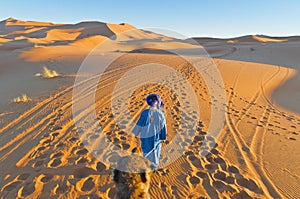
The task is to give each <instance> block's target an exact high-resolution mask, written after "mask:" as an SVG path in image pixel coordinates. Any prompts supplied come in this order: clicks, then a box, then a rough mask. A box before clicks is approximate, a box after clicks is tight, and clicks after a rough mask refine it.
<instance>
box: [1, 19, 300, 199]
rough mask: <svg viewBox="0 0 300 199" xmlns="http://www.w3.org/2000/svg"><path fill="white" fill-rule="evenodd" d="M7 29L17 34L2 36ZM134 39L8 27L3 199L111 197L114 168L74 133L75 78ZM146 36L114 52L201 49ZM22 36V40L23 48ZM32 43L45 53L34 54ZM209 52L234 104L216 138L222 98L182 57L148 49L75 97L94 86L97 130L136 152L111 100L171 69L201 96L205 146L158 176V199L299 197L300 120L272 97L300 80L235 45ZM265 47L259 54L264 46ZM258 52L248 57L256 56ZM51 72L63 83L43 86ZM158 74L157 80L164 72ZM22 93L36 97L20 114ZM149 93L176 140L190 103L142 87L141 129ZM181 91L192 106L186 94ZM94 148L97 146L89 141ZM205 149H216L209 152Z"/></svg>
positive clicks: (107, 31) (105, 30) (136, 106)
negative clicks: (150, 72) (128, 78)
mask: <svg viewBox="0 0 300 199" xmlns="http://www.w3.org/2000/svg"><path fill="white" fill-rule="evenodd" d="M4 26H5V27H8V28H5V30H4V28H2V27H4ZM133 28H134V27H133V26H131V25H129V24H124V25H122V24H121V25H112V24H104V23H99V22H83V23H79V24H75V25H64V24H59V25H57V24H52V23H44V22H42V23H40V22H24V21H20V20H16V19H8V20H6V21H3V22H1V24H0V35H1V37H0V43H1V44H2V45H1V46H0V56H1V60H5V61H4V62H2V63H1V64H0V74H1V78H0V81H1V82H0V83H1V87H0V88H1V96H0V102H1V106H0V111H1V112H0V171H1V172H0V198H112V196H113V195H114V193H115V191H116V190H115V185H114V183H113V181H112V179H111V169H110V168H108V167H107V166H105V165H104V164H103V163H101V162H100V161H99V160H98V159H96V158H95V157H93V156H92V155H91V153H90V152H89V151H88V150H87V149H86V147H85V146H84V144H83V142H82V140H80V138H79V135H78V129H77V128H76V127H75V125H74V118H73V114H72V103H73V102H72V91H73V86H74V85H73V82H74V78H75V77H76V75H81V74H76V71H77V69H78V68H79V66H80V64H81V62H82V60H83V59H84V57H85V55H86V54H87V53H88V52H89V50H91V49H92V48H93V47H95V46H96V45H98V44H99V42H101V41H103V40H105V39H107V37H111V36H113V35H116V36H118V34H119V33H121V32H124V31H126V30H130V29H133ZM29 29H32V30H31V31H29ZM137 32H138V34H135V35H129V34H124V35H123V36H122V38H119V39H121V40H122V41H126V42H125V43H124V42H123V43H122V44H120V45H118V46H113V47H112V48H111V49H108V50H112V51H114V50H115V49H116V48H117V49H119V50H120V51H124V52H126V51H130V50H131V49H134V48H136V47H141V48H148V49H150V48H152V47H153V46H154V47H155V46H158V45H159V44H160V42H168V45H169V46H170V49H174V48H182V49H186V48H189V49H193V48H201V47H199V46H195V45H194V44H190V43H186V42H185V41H182V42H181V41H178V40H174V41H173V39H172V38H170V37H165V36H162V35H159V34H155V33H151V32H146V31H143V30H138V31H137ZM21 36H23V37H24V38H23V39H20V40H18V39H17V40H16V39H15V38H17V37H19V38H20V37H21ZM280 40H284V39H280ZM18 42H20V43H18ZM35 42H36V43H37V44H43V45H45V46H35V44H36V43H35ZM209 42H213V43H210V44H208V43H207V45H208V46H211V48H212V49H213V53H211V54H212V55H216V56H215V57H216V58H214V62H215V64H216V65H217V67H218V69H219V70H220V73H221V76H222V78H223V81H224V84H225V91H226V96H227V98H226V108H227V110H226V117H225V118H226V120H225V125H224V128H223V130H222V132H221V135H220V137H218V138H214V137H212V136H211V135H210V133H209V132H208V125H209V122H210V118H211V117H210V114H211V105H212V104H213V103H215V99H214V98H211V97H210V93H209V90H208V87H207V85H206V83H205V81H204V79H203V77H202V76H201V75H200V74H199V73H197V72H196V71H195V70H194V69H191V67H189V64H187V63H186V61H184V60H183V59H182V58H180V57H178V56H175V55H170V54H160V53H159V51H158V52H156V51H155V52H154V51H151V50H148V51H147V53H145V51H143V50H142V51H140V52H139V53H129V54H124V56H122V57H121V58H120V59H118V60H117V61H116V62H114V63H113V64H112V65H111V66H110V67H109V70H107V71H106V72H105V73H104V75H103V76H102V81H101V82H99V83H98V84H97V85H90V84H86V82H89V81H91V82H92V81H93V79H94V78H97V75H95V76H92V77H91V78H90V79H87V80H86V82H79V83H77V85H75V86H79V85H81V86H83V87H84V86H86V87H84V90H85V92H83V93H81V97H82V98H84V96H87V95H89V94H90V92H92V91H91V90H92V87H97V93H96V96H95V103H96V106H95V109H96V113H97V120H96V121H94V123H95V124H97V123H98V124H100V125H101V126H102V128H103V129H104V132H103V133H104V134H106V135H107V136H108V138H109V139H110V140H111V141H112V142H113V143H115V144H116V145H118V146H120V147H121V148H122V149H125V150H131V149H132V148H133V147H134V146H135V142H134V139H133V138H132V137H130V136H127V134H126V133H124V132H123V131H122V130H121V129H120V128H119V127H118V126H117V125H116V123H115V121H114V119H113V117H112V116H111V115H112V110H111V107H110V106H111V92H112V90H113V89H114V86H115V85H116V83H117V81H118V80H119V78H120V77H121V76H122V75H123V74H124V73H126V72H127V71H128V70H130V69H132V68H134V67H135V66H137V65H140V64H145V63H159V64H166V65H168V66H170V67H172V68H173V69H176V70H177V71H179V72H180V73H181V75H182V76H184V77H185V78H186V79H187V80H188V82H189V83H190V84H191V85H192V87H193V89H194V90H195V91H197V93H196V94H197V100H198V102H199V104H200V107H199V111H200V113H201V115H200V118H199V121H197V123H198V128H197V132H196V136H195V137H194V138H193V140H192V144H191V145H190V146H189V147H188V148H187V150H186V151H185V152H184V154H183V155H182V156H181V157H180V158H179V159H177V160H176V161H175V162H174V163H172V164H171V165H169V166H167V167H165V168H162V169H160V170H159V171H158V172H157V173H155V174H154V175H153V177H152V181H151V188H150V194H151V196H152V198H299V196H300V195H299V193H300V190H299V187H300V186H299V185H300V168H299V165H300V162H299V159H300V154H299V152H298V151H299V150H298V149H299V144H300V142H299V141H300V138H299V131H300V115H299V114H297V113H295V112H293V107H291V108H290V109H292V110H288V109H287V108H285V107H283V106H284V103H283V104H281V106H279V105H278V104H277V103H274V102H273V97H272V96H273V95H274V91H276V90H278V88H279V87H280V89H284V90H285V91H284V92H287V89H285V88H284V87H283V85H286V86H288V88H289V92H294V90H293V87H292V88H291V87H290V86H289V85H287V84H284V83H285V82H287V81H288V80H289V79H291V78H292V77H295V75H296V72H297V70H296V69H293V68H290V67H288V66H289V64H288V63H287V64H286V65H284V64H283V63H280V64H276V63H270V64H265V63H264V62H263V60H262V58H260V56H262V55H261V54H260V53H258V54H257V55H256V56H255V51H254V54H250V55H251V56H252V57H250V58H251V60H250V58H249V56H248V55H249V52H251V51H250V50H249V47H247V49H248V51H246V50H245V48H246V47H245V48H244V47H240V48H239V45H241V46H243V45H244V44H237V43H235V44H234V45H238V46H231V45H233V44H231V43H229V44H228V42H223V41H219V40H218V41H211V40H210V41H209ZM218 42H219V44H218ZM256 42H258V43H259V45H261V44H260V43H261V42H266V40H264V41H260V39H258V40H256ZM256 42H254V44H252V45H253V46H251V47H253V48H255V49H256V48H257V47H256V46H257V43H256ZM268 42H271V43H272V44H273V42H274V43H276V44H282V43H286V45H285V47H286V48H288V47H289V46H288V45H289V42H285V41H282V42H280V43H278V42H277V41H274V40H268ZM227 45H230V46H227ZM246 45H247V46H248V45H249V44H246ZM290 45H292V46H293V45H295V43H292V44H290ZM205 47H206V46H205ZM268 47H269V49H272V48H273V46H264V49H265V50H264V51H260V52H261V53H265V55H266V56H269V54H267V52H269V51H267V48H268ZM217 48H219V49H221V50H216V49H217ZM233 48H235V49H234V50H232V49H233ZM278 48H280V46H279V47H278ZM228 49H229V50H228ZM208 51H209V48H208ZM151 52H152V53H151ZM189 52H190V51H189ZM214 53H215V54H214ZM238 54H239V55H240V56H237V55H238ZM98 56H99V57H101V56H103V55H98ZM273 56H276V55H273ZM217 57H218V58H217ZM262 57H263V56H262ZM205 59H207V58H203V60H205ZM293 59H294V60H297V57H296V56H295V57H293ZM255 60H257V61H255ZM298 60H299V58H298ZM42 65H47V66H48V67H49V68H51V69H53V70H57V71H58V72H59V73H60V74H62V76H61V77H58V78H53V79H42V78H39V77H35V76H34V74H35V73H37V72H39V70H40V69H41V67H42ZM279 65H282V66H279ZM283 66H287V67H283ZM206 70H207V69H205V68H204V69H203V72H204V73H205V74H207V75H208V76H210V73H209V71H206ZM156 73H157V75H159V73H160V71H156ZM2 77H3V78H2ZM210 77H211V76H210ZM211 78H213V77H211ZM142 79H143V76H137V77H136V80H135V81H137V82H138V81H140V80H142ZM165 81H167V82H173V83H174V82H175V83H177V86H178V87H179V90H180V88H181V83H180V82H178V77H177V76H176V75H174V76H170V78H168V79H166V80H165ZM132 83H134V82H132ZM280 89H279V90H280ZM2 91H3V92H2ZM12 92H15V93H12ZM22 92H25V93H29V95H30V97H31V98H32V101H31V102H29V103H19V104H14V103H12V102H11V99H12V97H13V96H14V95H18V94H20V93H22ZM124 92H125V91H124ZM151 92H156V93H160V95H161V96H162V98H163V99H164V102H165V109H164V111H165V112H166V115H167V126H168V133H169V141H172V140H171V138H172V137H174V135H175V134H176V131H177V129H178V128H183V127H182V126H178V124H179V120H180V119H181V117H183V121H185V120H187V119H188V117H184V116H182V115H181V105H180V103H188V102H189V99H185V102H180V101H179V99H178V97H177V96H176V94H175V93H174V92H172V91H171V90H170V89H168V88H166V87H162V86H159V85H155V84H151V85H145V86H141V87H139V88H138V89H137V90H136V91H135V92H134V94H133V95H132V96H131V97H130V100H129V104H130V105H129V108H130V114H131V117H132V118H137V117H138V115H139V113H140V112H141V111H142V110H143V109H144V108H146V104H145V102H144V101H143V99H144V98H145V96H146V95H147V94H148V93H151ZM180 92H183V94H184V95H186V93H184V92H185V90H184V89H183V90H182V91H181V90H180ZM2 93H4V94H2ZM213 97H215V96H213ZM119 111H122V110H119ZM88 114H89V110H84V111H82V113H81V114H80V115H78V116H76V117H79V119H80V118H84V117H85V116H87V115H88ZM77 119H78V118H77ZM93 139H94V138H93V137H90V140H91V141H92V140H93ZM204 139H207V140H209V142H207V143H206V145H205V146H202V147H201V145H202V143H203V140H204ZM214 143H217V144H216V145H214ZM209 145H212V146H214V147H213V149H212V150H210V151H208V155H207V156H205V157H202V156H201V154H203V153H205V152H207V150H208V148H209ZM164 148H165V150H167V149H168V147H167V146H164ZM167 152H168V151H167ZM170 154H171V151H170ZM164 158H168V157H162V159H164Z"/></svg>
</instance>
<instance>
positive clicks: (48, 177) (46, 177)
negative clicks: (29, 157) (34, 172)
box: [38, 174, 53, 183]
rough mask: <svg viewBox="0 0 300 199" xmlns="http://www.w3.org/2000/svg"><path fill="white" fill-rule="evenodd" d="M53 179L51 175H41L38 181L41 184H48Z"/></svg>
mask: <svg viewBox="0 0 300 199" xmlns="http://www.w3.org/2000/svg"><path fill="white" fill-rule="evenodd" d="M52 178H53V175H52V174H41V175H40V176H39V177H38V179H40V181H41V182H42V183H48V182H49V181H50V180H51V179H52Z"/></svg>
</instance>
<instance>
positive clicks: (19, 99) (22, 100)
mask: <svg viewBox="0 0 300 199" xmlns="http://www.w3.org/2000/svg"><path fill="white" fill-rule="evenodd" d="M13 101H14V102H15V103H26V102H30V101H31V99H30V98H29V97H28V96H27V95H26V94H22V96H19V97H16V98H14V100H13Z"/></svg>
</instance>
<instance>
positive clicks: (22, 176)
mask: <svg viewBox="0 0 300 199" xmlns="http://www.w3.org/2000/svg"><path fill="white" fill-rule="evenodd" d="M29 176H30V174H29V173H23V174H21V175H19V176H18V177H17V179H18V180H26V179H27V178H28V177H29Z"/></svg>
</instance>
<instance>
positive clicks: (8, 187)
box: [1, 181, 22, 191]
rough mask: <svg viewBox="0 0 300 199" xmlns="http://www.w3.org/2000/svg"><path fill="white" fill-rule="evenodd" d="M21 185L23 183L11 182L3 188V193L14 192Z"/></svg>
mask: <svg viewBox="0 0 300 199" xmlns="http://www.w3.org/2000/svg"><path fill="white" fill-rule="evenodd" d="M21 183H22V182H21V181H11V182H9V183H7V184H6V185H4V186H3V188H2V189H1V191H12V190H14V189H15V188H16V187H18V186H19V185H20V184H21Z"/></svg>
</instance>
